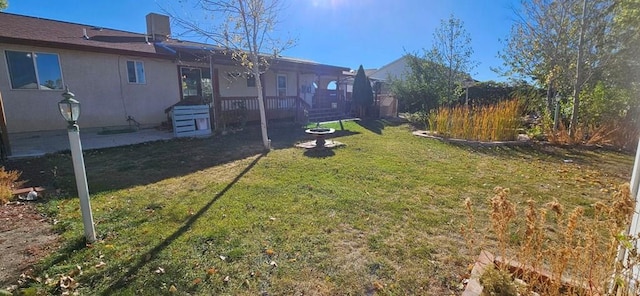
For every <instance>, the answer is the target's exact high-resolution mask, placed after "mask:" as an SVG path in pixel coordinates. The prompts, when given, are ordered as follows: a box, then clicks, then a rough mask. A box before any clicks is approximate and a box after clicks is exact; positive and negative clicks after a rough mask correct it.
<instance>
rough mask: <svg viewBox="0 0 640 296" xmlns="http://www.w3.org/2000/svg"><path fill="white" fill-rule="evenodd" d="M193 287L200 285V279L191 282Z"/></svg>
mask: <svg viewBox="0 0 640 296" xmlns="http://www.w3.org/2000/svg"><path fill="white" fill-rule="evenodd" d="M191 283H192V284H194V285H198V284H200V283H202V279H201V278H196V279H195V280H193V282H191Z"/></svg>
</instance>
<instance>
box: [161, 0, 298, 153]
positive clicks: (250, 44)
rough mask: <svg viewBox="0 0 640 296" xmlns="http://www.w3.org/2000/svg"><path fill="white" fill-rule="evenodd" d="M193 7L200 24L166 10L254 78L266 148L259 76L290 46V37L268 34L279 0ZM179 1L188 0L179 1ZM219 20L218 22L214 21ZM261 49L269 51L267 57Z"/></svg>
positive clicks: (212, 0) (208, 1)
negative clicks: (219, 48)
mask: <svg viewBox="0 0 640 296" xmlns="http://www.w3.org/2000/svg"><path fill="white" fill-rule="evenodd" d="M192 1H194V2H195V3H194V4H193V6H194V7H195V8H197V9H199V10H200V11H201V12H202V13H203V14H204V18H205V19H204V23H200V22H199V21H198V20H197V19H194V18H193V17H192V16H191V15H190V16H187V17H181V16H179V15H177V14H175V13H174V14H172V13H169V14H170V15H171V16H172V17H173V18H174V20H175V21H176V22H177V24H178V25H180V26H181V27H183V28H185V29H186V30H187V32H186V33H195V34H197V35H200V36H203V37H205V38H207V39H209V40H212V41H214V42H215V43H217V44H218V45H219V46H222V47H224V48H225V49H226V50H228V51H229V52H230V53H231V55H232V57H233V59H234V60H236V61H237V62H238V64H239V65H241V66H242V67H244V68H246V69H247V70H248V71H249V72H250V73H251V74H252V75H253V76H255V77H256V90H257V92H258V103H259V108H260V127H261V130H262V142H263V144H264V147H265V149H269V148H270V145H269V142H270V141H269V137H268V135H267V120H266V115H265V107H264V94H263V92H262V82H261V79H260V76H261V75H262V74H263V73H264V72H265V71H266V70H267V69H268V67H269V65H270V63H271V61H272V60H273V59H274V58H277V57H278V55H279V54H280V53H281V52H282V51H283V50H285V49H287V48H289V47H291V46H293V44H294V42H293V40H291V39H288V40H284V41H283V40H280V39H277V38H274V37H272V35H271V34H270V33H271V32H272V31H274V30H275V28H276V25H277V24H278V14H279V13H280V12H281V11H282V3H281V0H192ZM182 2H183V3H187V2H189V0H185V1H182ZM219 19H221V20H222V21H218V20H219ZM262 52H270V53H272V54H271V55H270V56H266V55H263V54H261V53H262Z"/></svg>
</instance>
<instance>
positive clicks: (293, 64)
mask: <svg viewBox="0 0 640 296" xmlns="http://www.w3.org/2000/svg"><path fill="white" fill-rule="evenodd" d="M0 28H2V29H0V43H9V44H20V45H30V46H42V47H51V48H60V49H74V50H82V51H93V52H103V53H114V54H129V55H137V56H152V57H160V58H167V59H175V57H176V55H177V54H178V52H179V53H182V54H191V55H193V56H197V55H203V54H211V53H213V54H214V55H215V57H217V59H216V63H218V62H222V63H228V64H233V61H231V59H230V57H229V56H228V55H227V57H226V58H225V55H224V54H223V51H224V50H223V48H222V47H218V46H214V45H211V44H205V43H198V42H192V41H183V40H177V39H167V40H164V41H161V42H154V41H153V40H152V39H151V37H147V35H146V34H141V33H132V32H126V31H121V30H114V29H108V28H102V27H95V26H91V25H84V24H76V23H70V22H64V21H58V20H50V19H44V18H37V17H31V16H24V15H18V14H11V13H5V12H0ZM276 64H277V65H278V68H280V69H290V70H297V71H302V72H305V71H309V72H319V73H321V74H323V73H326V74H334V73H336V72H337V73H342V71H347V70H349V69H348V68H346V67H338V66H330V65H323V64H320V63H316V62H313V61H309V60H303V59H296V58H288V57H280V58H278V59H277V62H275V63H274V65H276Z"/></svg>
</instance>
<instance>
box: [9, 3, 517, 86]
mask: <svg viewBox="0 0 640 296" xmlns="http://www.w3.org/2000/svg"><path fill="white" fill-rule="evenodd" d="M284 1H285V2H287V3H288V4H287V7H286V8H285V9H284V10H283V11H282V14H281V17H280V20H281V23H280V25H279V27H278V34H283V35H288V36H292V37H296V39H297V43H296V46H295V47H293V48H291V49H288V50H287V51H285V52H284V53H283V55H285V56H291V57H297V58H303V59H309V60H313V61H316V62H320V63H324V64H330V65H336V66H344V67H349V68H352V69H356V68H357V67H358V66H359V65H360V64H362V65H363V66H364V67H365V68H379V67H382V66H384V65H385V64H388V63H390V62H392V61H394V60H396V59H397V58H399V57H400V56H402V54H403V53H405V52H407V51H408V52H415V51H421V50H422V49H423V48H430V47H431V44H432V41H433V32H434V30H435V28H436V27H438V25H439V24H440V21H441V20H442V19H446V18H448V17H449V15H451V14H453V15H454V16H455V17H457V18H459V19H461V20H462V21H463V22H464V26H465V28H466V30H467V32H469V34H470V35H471V39H472V47H473V50H474V55H473V59H474V60H475V61H477V62H479V65H478V66H477V67H476V68H475V70H474V71H473V73H472V74H473V76H474V78H476V79H478V80H481V81H485V80H496V81H504V80H506V78H504V77H500V76H499V75H498V74H496V73H494V72H492V71H491V70H490V67H498V66H501V64H502V61H501V60H500V59H499V58H497V57H496V56H497V54H498V51H499V50H502V47H503V44H502V43H501V42H500V41H499V40H500V39H502V40H504V39H505V38H506V37H508V34H509V31H510V29H511V24H512V22H513V18H514V16H513V7H517V5H518V2H519V1H517V0H440V1H438V0H395V1H394V0H284ZM177 3H178V1H175V0H111V1H104V0H103V1H86V0H85V1H78V0H56V1H41V0H9V8H8V9H7V10H5V12H9V13H16V14H23V15H29V16H36V17H43V18H49V19H56V20H63V21H68V22H74V23H82V24H87V25H94V26H101V27H107V28H112V29H120V30H125V31H132V32H139V33H144V32H146V23H145V15H146V14H147V13H149V12H156V13H162V9H161V6H162V7H167V6H171V5H178V4H177ZM172 29H173V30H174V33H177V32H179V29H178V28H175V27H174V28H172ZM176 31H177V32H176Z"/></svg>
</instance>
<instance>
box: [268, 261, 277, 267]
mask: <svg viewBox="0 0 640 296" xmlns="http://www.w3.org/2000/svg"><path fill="white" fill-rule="evenodd" d="M269 265H271V266H273V267H278V263H276V262H275V261H273V260H272V261H271V262H269Z"/></svg>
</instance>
